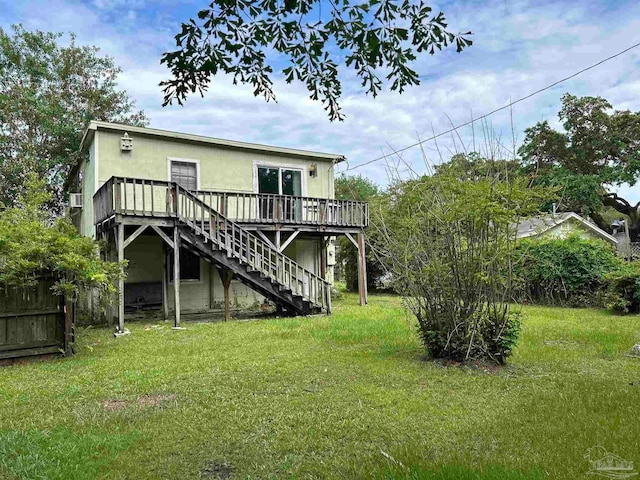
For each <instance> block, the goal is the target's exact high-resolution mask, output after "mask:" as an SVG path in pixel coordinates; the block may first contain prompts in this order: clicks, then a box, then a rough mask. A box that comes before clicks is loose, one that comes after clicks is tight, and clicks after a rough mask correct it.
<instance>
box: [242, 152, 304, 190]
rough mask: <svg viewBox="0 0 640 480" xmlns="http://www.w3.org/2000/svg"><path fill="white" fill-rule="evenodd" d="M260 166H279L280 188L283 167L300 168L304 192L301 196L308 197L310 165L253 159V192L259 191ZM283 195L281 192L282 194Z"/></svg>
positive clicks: (289, 168)
mask: <svg viewBox="0 0 640 480" xmlns="http://www.w3.org/2000/svg"><path fill="white" fill-rule="evenodd" d="M258 167H264V168H277V169H278V188H281V187H282V169H286V170H299V171H300V172H302V174H301V175H300V188H301V190H302V193H301V195H300V196H302V197H306V196H308V195H307V175H308V167H307V166H306V165H299V164H298V165H296V164H291V163H281V162H266V161H264V160H254V161H253V192H254V193H259V190H260V188H259V185H258ZM280 195H281V194H280Z"/></svg>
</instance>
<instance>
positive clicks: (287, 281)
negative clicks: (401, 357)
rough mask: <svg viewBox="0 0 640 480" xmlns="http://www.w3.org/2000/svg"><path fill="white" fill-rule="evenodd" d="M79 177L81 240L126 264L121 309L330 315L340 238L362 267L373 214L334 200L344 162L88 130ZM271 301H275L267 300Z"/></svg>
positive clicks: (147, 132)
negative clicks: (260, 309) (266, 307)
mask: <svg viewBox="0 0 640 480" xmlns="http://www.w3.org/2000/svg"><path fill="white" fill-rule="evenodd" d="M81 150H82V152H83V153H84V154H85V155H84V160H83V161H81V163H80V164H79V165H77V166H76V167H75V169H74V170H73V171H72V185H71V191H73V192H74V193H72V194H71V201H70V203H71V207H72V208H71V215H72V218H73V220H74V223H75V224H76V225H77V226H78V228H79V230H80V232H81V233H82V234H83V235H86V236H88V237H92V238H96V239H102V240H104V241H106V242H107V245H108V247H109V248H108V251H109V252H110V253H109V256H110V257H111V258H113V259H120V260H123V259H126V260H128V263H129V264H128V268H127V278H126V280H125V281H124V283H123V285H122V287H123V288H121V298H120V300H119V305H118V313H117V317H118V330H119V331H120V332H124V315H125V309H127V310H129V309H130V308H134V307H140V306H151V307H153V306H156V307H157V308H161V309H162V311H163V312H164V314H165V315H166V316H169V315H175V326H176V327H179V325H180V313H181V311H183V312H187V311H207V310H210V309H215V308H220V307H221V306H222V305H224V307H225V315H226V317H227V318H228V317H229V309H230V304H231V303H233V304H234V305H244V306H250V305H254V306H255V305H260V304H264V303H271V304H274V305H276V306H277V308H278V309H279V310H280V311H281V312H282V313H288V314H308V313H311V312H320V311H323V312H326V313H329V312H330V311H331V296H330V286H331V283H332V282H333V265H334V264H335V261H334V258H335V250H334V243H335V237H336V236H337V235H346V236H347V237H348V238H349V239H350V240H351V241H352V242H353V243H354V244H355V245H356V246H357V247H359V250H360V254H361V257H362V262H361V263H362V265H361V275H360V276H361V277H362V279H363V280H362V282H361V288H360V299H361V303H362V304H364V303H366V300H367V298H366V297H367V292H366V275H365V272H364V268H365V262H364V244H365V243H364V242H365V241H364V229H365V228H366V227H367V225H368V214H369V212H368V206H367V204H366V203H363V202H356V201H338V200H335V199H334V167H335V165H336V164H338V163H339V162H341V161H343V160H344V157H343V156H341V155H337V154H330V153H320V152H312V151H305V150H297V149H290V148H283V147H273V146H266V145H258V144H251V143H245V142H238V141H231V140H222V139H217V138H211V137H204V136H199V135H191V134H187V133H178V132H171V131H166V130H158V129H152V128H140V127H132V126H125V125H120V124H113V123H106V122H97V121H92V122H91V123H90V124H89V126H88V128H87V130H86V132H85V134H84V137H83V140H82V144H81ZM267 301H268V302H267Z"/></svg>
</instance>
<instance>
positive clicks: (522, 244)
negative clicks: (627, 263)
mask: <svg viewBox="0 0 640 480" xmlns="http://www.w3.org/2000/svg"><path fill="white" fill-rule="evenodd" d="M622 263H623V262H622V260H621V259H620V258H619V257H617V256H616V254H615V253H614V251H613V249H612V248H611V247H610V246H609V245H608V244H606V243H605V242H603V241H600V240H593V239H587V238H583V237H581V236H580V235H579V234H578V233H574V234H571V235H569V236H568V237H567V238H564V239H562V238H537V239H523V240H520V241H519V242H518V245H517V248H516V251H515V262H514V272H515V275H516V279H517V287H518V288H517V292H518V295H519V297H520V299H521V300H527V301H531V302H536V303H549V304H558V305H567V306H588V305H592V306H595V305H600V304H601V303H600V292H601V290H602V288H603V287H604V284H605V276H606V275H607V274H609V273H610V272H612V271H614V270H616V269H618V268H619V267H620V266H621V265H622Z"/></svg>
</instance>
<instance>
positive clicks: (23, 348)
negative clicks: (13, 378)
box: [0, 278, 73, 360]
mask: <svg viewBox="0 0 640 480" xmlns="http://www.w3.org/2000/svg"><path fill="white" fill-rule="evenodd" d="M53 283H54V280H53V279H51V278H43V279H41V280H39V281H38V283H37V284H36V285H35V286H34V287H32V288H9V289H6V290H0V360H3V359H10V358H17V357H24V356H31V355H41V354H49V353H57V352H60V353H65V354H70V353H71V346H72V342H73V322H72V316H73V308H72V305H70V304H69V305H65V302H64V300H63V298H62V297H60V296H58V295H54V294H53V292H52V291H51V286H52V285H53Z"/></svg>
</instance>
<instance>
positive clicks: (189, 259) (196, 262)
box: [167, 248, 200, 282]
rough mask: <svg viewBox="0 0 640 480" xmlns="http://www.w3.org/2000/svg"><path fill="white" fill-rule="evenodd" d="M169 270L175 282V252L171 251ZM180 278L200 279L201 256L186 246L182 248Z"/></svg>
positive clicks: (170, 277)
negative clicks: (186, 248)
mask: <svg viewBox="0 0 640 480" xmlns="http://www.w3.org/2000/svg"><path fill="white" fill-rule="evenodd" d="M168 267H169V268H167V272H168V274H169V281H170V282H173V252H171V253H169V260H168ZM180 280H200V257H198V256H197V255H195V254H193V253H191V252H190V251H189V250H185V249H184V248H181V249H180Z"/></svg>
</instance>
